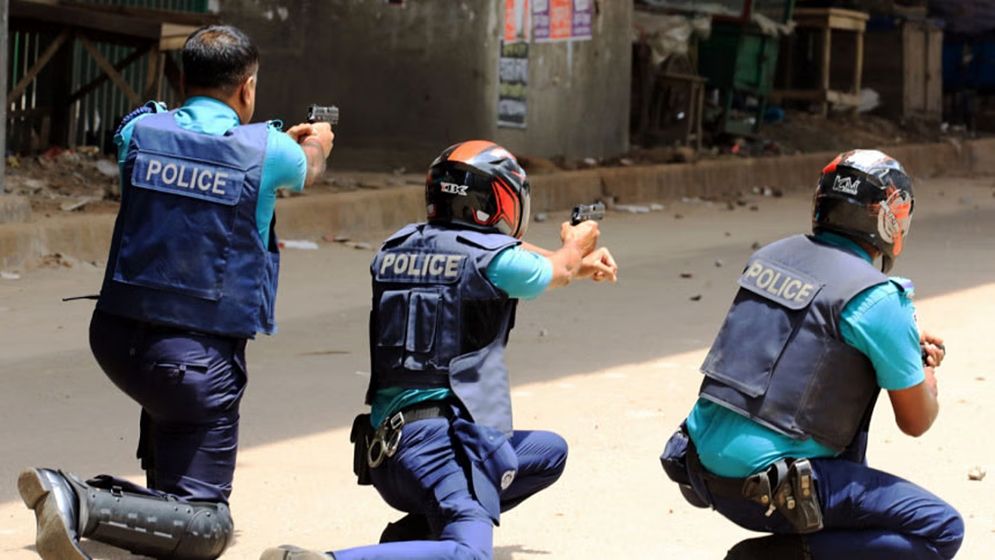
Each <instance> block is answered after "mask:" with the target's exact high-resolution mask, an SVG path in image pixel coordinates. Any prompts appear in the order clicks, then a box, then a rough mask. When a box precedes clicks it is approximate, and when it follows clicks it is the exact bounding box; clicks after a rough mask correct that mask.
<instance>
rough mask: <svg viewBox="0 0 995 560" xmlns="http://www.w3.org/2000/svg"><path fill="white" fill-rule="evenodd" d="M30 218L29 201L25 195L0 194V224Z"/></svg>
mask: <svg viewBox="0 0 995 560" xmlns="http://www.w3.org/2000/svg"><path fill="white" fill-rule="evenodd" d="M30 220H31V202H30V201H29V200H28V199H27V197H23V196H16V195H12V194H0V224H12V223H17V222H27V221H30Z"/></svg>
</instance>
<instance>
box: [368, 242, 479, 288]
mask: <svg viewBox="0 0 995 560" xmlns="http://www.w3.org/2000/svg"><path fill="white" fill-rule="evenodd" d="M465 262H466V255H460V254H457V253H446V252H441V251H425V250H419V249H387V250H384V251H381V252H379V253H377V256H376V257H375V258H374V259H373V274H374V275H375V276H376V279H377V281H378V282H404V283H413V284H453V283H456V282H459V279H460V277H461V276H462V275H463V266H464V263H465Z"/></svg>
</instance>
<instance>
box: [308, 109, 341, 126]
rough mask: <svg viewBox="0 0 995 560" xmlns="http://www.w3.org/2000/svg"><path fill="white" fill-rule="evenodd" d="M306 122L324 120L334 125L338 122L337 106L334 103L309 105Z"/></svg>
mask: <svg viewBox="0 0 995 560" xmlns="http://www.w3.org/2000/svg"><path fill="white" fill-rule="evenodd" d="M307 122H309V123H312V124H313V123H316V122H326V123H328V124H330V125H332V126H335V125H337V124H339V108H338V107H336V106H335V105H328V106H324V105H311V106H309V107H308V108H307Z"/></svg>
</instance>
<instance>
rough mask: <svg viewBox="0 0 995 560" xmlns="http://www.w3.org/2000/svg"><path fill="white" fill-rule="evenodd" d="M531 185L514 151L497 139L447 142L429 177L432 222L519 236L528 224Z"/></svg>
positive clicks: (428, 207)
mask: <svg viewBox="0 0 995 560" xmlns="http://www.w3.org/2000/svg"><path fill="white" fill-rule="evenodd" d="M530 199H531V188H530V187H529V182H528V179H527V178H526V176H525V170H524V169H522V166H520V165H519V164H518V161H517V160H516V159H515V156H513V155H511V153H510V152H509V151H508V150H506V149H504V148H502V147H501V146H498V145H497V144H495V143H493V142H488V141H486V140H470V141H467V142H461V143H459V144H455V145H453V146H450V147H448V148H446V149H445V150H444V151H443V152H442V153H441V154H440V155H439V157H437V158H436V159H435V161H434V162H432V167H431V168H429V170H428V177H427V178H426V180H425V205H426V210H427V213H428V221H429V222H431V223H445V224H457V225H460V226H464V227H468V228H472V229H476V230H479V231H487V232H498V233H503V234H505V235H510V236H512V237H516V238H519V239H521V238H522V236H523V235H525V230H526V229H528V227H529V207H530Z"/></svg>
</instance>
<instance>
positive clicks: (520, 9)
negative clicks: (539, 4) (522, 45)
mask: <svg viewBox="0 0 995 560" xmlns="http://www.w3.org/2000/svg"><path fill="white" fill-rule="evenodd" d="M529 14H530V11H529V0H504V42H505V43H517V42H519V41H526V42H528V40H529V28H530V26H529V20H530V19H531V18H530V17H529Z"/></svg>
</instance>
